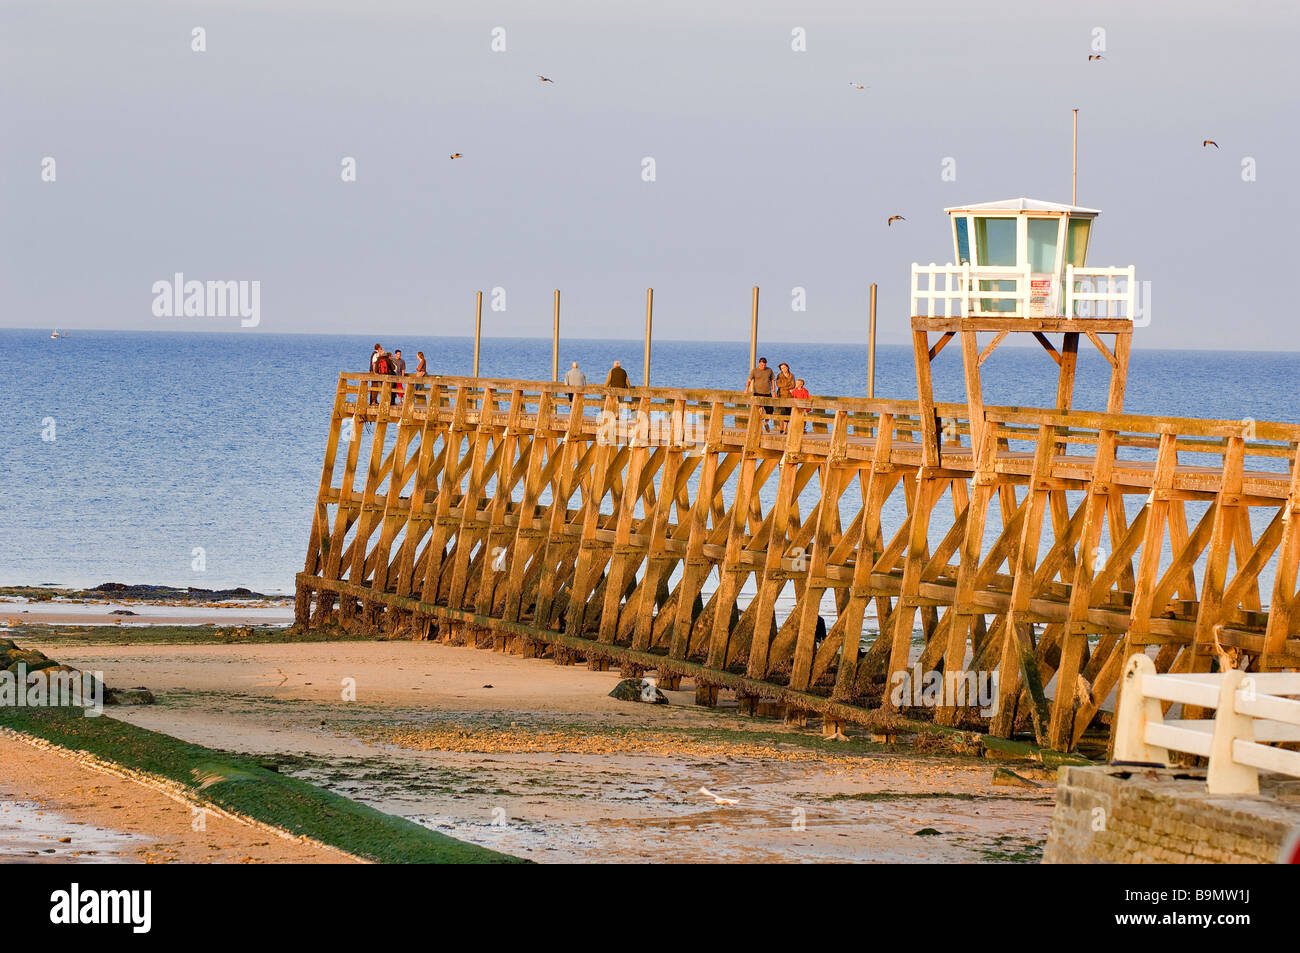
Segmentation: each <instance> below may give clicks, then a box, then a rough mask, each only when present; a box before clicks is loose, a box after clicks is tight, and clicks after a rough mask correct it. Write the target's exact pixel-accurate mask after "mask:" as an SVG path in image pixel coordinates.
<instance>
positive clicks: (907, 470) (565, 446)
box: [297, 374, 1300, 748]
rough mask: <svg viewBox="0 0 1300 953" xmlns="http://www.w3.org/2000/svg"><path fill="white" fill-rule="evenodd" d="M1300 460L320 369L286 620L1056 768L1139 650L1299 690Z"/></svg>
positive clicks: (989, 411)
mask: <svg viewBox="0 0 1300 953" xmlns="http://www.w3.org/2000/svg"><path fill="white" fill-rule="evenodd" d="M928 435H933V436H934V438H935V439H934V441H933V442H931V440H930V439H929V436H928ZM1297 448H1300V427H1297V426H1295V425H1289V424H1279V423H1267V422H1255V421H1224V420H1199V419H1180V418H1156V417H1144V416H1137V415H1124V414H1113V415H1112V414H1104V413H1085V412H1059V411H1048V410H1039V409H1034V408H1007V407H989V408H984V409H983V410H982V411H981V412H980V414H979V415H978V418H977V419H975V420H972V419H971V418H970V411H969V409H968V406H967V405H966V404H938V405H936V406H935V407H934V412H933V416H932V417H930V419H926V416H925V414H923V413H922V408H921V405H920V404H919V403H918V402H917V401H909V400H872V399H864V398H836V397H813V398H810V399H805V400H794V399H780V398H768V397H763V398H757V399H755V398H753V397H749V396H746V395H743V394H739V393H736V392H731V391H715V390H697V389H678V388H630V389H626V390H616V389H609V388H604V387H596V386H587V387H583V388H577V389H575V388H572V387H569V386H567V385H565V384H562V383H561V384H556V383H550V382H536V381H517V380H494V379H483V378H456V377H426V378H414V377H409V376H408V377H405V378H401V379H397V378H392V377H382V376H377V375H369V374H343V375H340V378H339V383H338V390H337V393H336V396H335V401H334V408H333V414H332V418H331V421H330V425H329V432H328V439H327V442H326V452H325V459H324V466H323V469H322V477H321V484H320V491H319V495H318V498H317V505H316V511H315V518H314V520H313V525H312V529H311V536H310V542H309V547H308V553H307V559H306V563H305V567H304V572H303V573H302V574H301V575H300V576H299V578H298V606H297V614H298V618H299V620H300V621H304V622H305V621H308V620H309V619H311V620H315V621H317V622H320V623H328V622H337V623H338V624H340V625H342V626H344V627H345V628H349V629H358V630H373V629H375V628H378V629H379V630H381V631H388V632H405V633H408V634H411V635H413V636H431V635H437V636H438V637H441V638H450V639H456V640H470V641H476V642H477V641H482V642H484V644H493V645H495V646H496V647H498V648H501V649H507V648H508V649H510V650H513V651H518V652H522V653H524V654H528V655H548V656H550V657H553V658H555V659H556V660H557V661H572V660H574V659H584V658H585V659H586V660H587V661H588V662H589V664H592V665H608V664H617V665H620V666H622V667H623V668H624V669H625V670H628V671H636V672H650V671H654V672H657V673H658V675H659V677H660V678H662V679H665V680H667V681H668V682H670V683H672V682H675V681H677V680H679V679H682V678H687V679H690V680H692V681H693V682H694V684H695V688H696V694H697V698H699V699H700V700H701V701H702V702H705V703H715V702H716V701H717V699H718V696H719V692H727V693H731V694H734V695H735V697H736V698H737V700H738V702H739V703H740V704H741V706H742V708H745V709H746V710H753V709H754V708H755V707H756V706H758V705H760V704H761V703H762V702H763V700H764V699H766V700H770V701H773V702H777V703H779V704H782V705H784V706H785V707H786V708H787V709H790V710H795V711H804V712H815V713H820V714H821V715H822V716H823V718H825V719H826V720H827V721H828V723H829V724H831V725H837V724H839V723H841V722H845V721H871V720H872V719H873V718H874V717H876V714H877V713H878V712H882V711H883V712H897V711H903V712H906V713H908V714H911V715H915V716H918V717H933V718H935V719H936V720H937V721H939V722H940V723H942V724H950V725H959V724H964V725H970V726H975V727H979V728H980V729H982V730H987V731H990V732H992V733H994V734H997V735H1000V736H1002V737H1009V736H1011V735H1013V734H1017V733H1021V732H1029V733H1032V734H1033V735H1034V737H1035V738H1036V739H1037V740H1038V741H1040V742H1041V743H1044V744H1051V745H1052V746H1054V747H1057V748H1069V747H1072V746H1074V745H1076V744H1078V743H1079V742H1080V740H1081V739H1083V737H1084V736H1085V733H1087V732H1089V731H1094V732H1096V731H1107V730H1109V728H1110V725H1111V723H1112V719H1111V714H1110V712H1111V711H1112V710H1113V706H1112V705H1111V703H1110V702H1109V701H1108V698H1109V697H1110V696H1111V695H1112V694H1113V692H1114V691H1115V689H1116V687H1117V685H1118V683H1119V681H1120V676H1121V674H1122V670H1123V665H1124V661H1125V659H1127V658H1128V656H1129V655H1131V654H1133V653H1134V652H1141V651H1147V650H1148V647H1149V651H1151V652H1152V653H1154V655H1153V664H1154V665H1155V666H1156V670H1157V671H1158V672H1169V671H1176V672H1189V673H1206V672H1209V671H1210V670H1211V669H1212V668H1213V666H1214V665H1215V664H1216V662H1215V659H1216V657H1217V656H1216V654H1215V653H1216V652H1219V651H1226V652H1228V653H1230V654H1231V655H1232V656H1233V658H1234V659H1236V660H1237V661H1238V663H1239V664H1240V665H1242V666H1246V667H1248V668H1249V669H1250V670H1251V671H1277V670H1288V669H1293V668H1296V667H1300V612H1297V611H1296V605H1297V588H1296V582H1297V568H1298V566H1300V526H1298V525H1297V523H1298V522H1300V521H1297V520H1295V519H1293V514H1294V513H1295V512H1296V511H1297V509H1300V491H1298V488H1297V478H1296V474H1297V467H1296V453H1297ZM918 666H919V668H918ZM916 675H924V676H928V675H934V676H935V678H937V679H938V684H941V685H952V686H954V687H956V686H960V685H966V686H969V685H973V684H977V683H978V684H989V685H995V686H996V691H995V692H994V698H993V700H992V701H991V702H989V703H987V704H979V705H974V704H971V699H970V697H969V695H967V696H966V697H961V696H960V694H959V693H958V694H954V693H951V692H948V691H946V690H943V691H940V692H939V693H938V694H937V695H935V694H934V693H928V694H927V693H925V692H921V691H919V690H918V691H912V690H911V682H913V681H915V680H916V679H915V677H914V676H916ZM981 680H982V681H981ZM927 684H934V682H933V680H932V681H931V682H927Z"/></svg>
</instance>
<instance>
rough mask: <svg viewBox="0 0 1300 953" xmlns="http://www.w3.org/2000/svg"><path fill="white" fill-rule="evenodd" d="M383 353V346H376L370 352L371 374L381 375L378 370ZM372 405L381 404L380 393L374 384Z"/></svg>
mask: <svg viewBox="0 0 1300 953" xmlns="http://www.w3.org/2000/svg"><path fill="white" fill-rule="evenodd" d="M383 353H384V346H383V345H382V344H376V345H375V349H374V350H373V351H371V352H370V373H371V374H378V373H380V371H379V368H378V365H379V355H381V354H383ZM370 403H372V404H377V403H379V391H378V390H377V389H376V387H375V385H374V383H373V382H372V383H371V384H370Z"/></svg>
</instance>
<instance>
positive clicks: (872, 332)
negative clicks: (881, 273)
mask: <svg viewBox="0 0 1300 953" xmlns="http://www.w3.org/2000/svg"><path fill="white" fill-rule="evenodd" d="M867 396H868V397H875V396H876V283H875V282H874V281H873V282H872V283H871V317H870V319H869V320H868V323H867Z"/></svg>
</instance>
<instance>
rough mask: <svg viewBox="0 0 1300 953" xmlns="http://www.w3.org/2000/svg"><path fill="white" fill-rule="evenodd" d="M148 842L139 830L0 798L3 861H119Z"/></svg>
mask: <svg viewBox="0 0 1300 953" xmlns="http://www.w3.org/2000/svg"><path fill="white" fill-rule="evenodd" d="M63 838H68V842H67V843H62V839H63ZM148 843H150V839H149V838H147V837H142V836H140V835H138V834H127V833H125V832H123V831H115V830H111V829H109V828H104V827H92V826H91V825H89V824H79V823H77V822H76V821H73V820H70V819H69V818H67V817H66V816H64V815H63V814H60V813H59V812H57V811H51V810H48V809H46V808H43V807H41V805H39V804H37V803H36V802H34V801H4V802H0V863H20V862H21V863H25V864H30V863H53V862H63V863H66V862H68V861H73V862H76V863H80V864H94V863H119V864H120V863H123V862H131V861H133V860H134V859H135V858H134V856H133V852H134V849H135V848H137V847H139V846H140V845H142V844H148Z"/></svg>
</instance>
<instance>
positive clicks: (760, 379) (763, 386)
mask: <svg viewBox="0 0 1300 953" xmlns="http://www.w3.org/2000/svg"><path fill="white" fill-rule="evenodd" d="M775 385H776V375H775V374H773V373H772V368H770V367H768V366H767V358H765V357H760V358H759V359H758V364H756V365H755V366H754V369H753V370H752V371H750V372H749V379H748V380H747V381H745V393H746V394H753V395H754V396H755V397H771V396H772V388H773V387H774V386H775ZM771 412H772V408H771V407H770V406H768V407H764V408H763V413H765V414H770V413H771ZM763 429H764V430H768V429H770V427H769V422H768V421H766V420H764V421H763Z"/></svg>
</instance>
